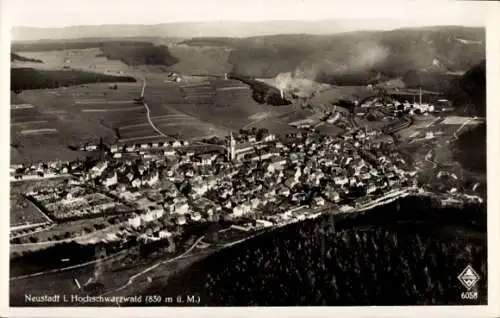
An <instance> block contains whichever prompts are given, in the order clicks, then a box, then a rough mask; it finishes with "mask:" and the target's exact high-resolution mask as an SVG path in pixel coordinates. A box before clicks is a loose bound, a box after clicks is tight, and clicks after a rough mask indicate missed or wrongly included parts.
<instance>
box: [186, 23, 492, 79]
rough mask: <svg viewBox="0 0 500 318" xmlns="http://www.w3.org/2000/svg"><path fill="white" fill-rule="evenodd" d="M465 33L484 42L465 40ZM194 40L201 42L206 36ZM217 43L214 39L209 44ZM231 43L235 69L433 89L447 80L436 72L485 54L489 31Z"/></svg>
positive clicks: (454, 70)
mask: <svg viewBox="0 0 500 318" xmlns="http://www.w3.org/2000/svg"><path fill="white" fill-rule="evenodd" d="M463 38H467V39H470V40H471V41H480V43H481V44H467V43H464V42H462V41H460V40H459V39H463ZM193 41H194V43H195V44H196V45H200V44H201V41H202V40H201V39H195V40H193ZM213 42H214V40H213V39H209V40H208V44H207V45H211V44H213ZM219 42H220V41H219ZM231 47H232V48H233V51H232V52H231V55H230V62H231V64H233V70H232V72H233V73H237V74H242V75H247V76H255V77H274V76H276V75H277V74H279V73H281V72H289V71H293V72H296V73H301V74H305V75H306V76H309V77H315V78H316V79H317V80H318V81H320V82H327V83H332V84H337V85H356V84H361V85H365V84H367V83H369V82H370V81H373V80H374V79H380V78H383V79H390V78H394V77H399V76H403V77H405V78H406V81H408V83H407V86H417V85H419V84H420V82H422V85H424V86H427V88H432V87H433V86H435V85H437V84H438V83H440V82H442V80H441V79H438V80H434V78H435V76H434V74H439V75H443V74H444V75H446V74H454V73H457V72H464V71H466V70H468V69H470V68H471V67H472V66H473V65H475V64H476V63H478V62H479V61H481V60H482V59H484V56H485V49H484V30H483V29H475V28H460V27H443V28H429V29H400V30H394V31H387V32H355V33H345V34H338V35H331V36H310V35H282V36H272V37H260V38H250V39H244V40H242V39H237V40H235V41H234V43H233V44H231ZM429 75H430V76H429Z"/></svg>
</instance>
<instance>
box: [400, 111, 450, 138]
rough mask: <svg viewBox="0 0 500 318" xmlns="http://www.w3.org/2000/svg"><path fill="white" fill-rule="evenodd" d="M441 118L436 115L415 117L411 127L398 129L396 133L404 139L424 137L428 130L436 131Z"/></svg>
mask: <svg viewBox="0 0 500 318" xmlns="http://www.w3.org/2000/svg"><path fill="white" fill-rule="evenodd" d="M441 120H442V119H441V118H440V117H436V116H425V117H423V116H421V117H418V118H415V120H414V121H413V124H412V125H411V126H410V127H408V128H405V129H402V130H400V131H398V132H397V133H396V135H397V136H399V137H400V138H401V139H402V140H409V139H415V138H422V137H425V134H426V133H427V132H434V131H435V129H434V127H435V125H436V124H437V123H438V122H439V121H441Z"/></svg>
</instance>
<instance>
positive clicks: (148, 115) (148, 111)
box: [143, 102, 168, 137]
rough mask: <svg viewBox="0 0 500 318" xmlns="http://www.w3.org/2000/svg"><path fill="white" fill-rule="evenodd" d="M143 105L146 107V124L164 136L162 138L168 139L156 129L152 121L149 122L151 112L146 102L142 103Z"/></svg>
mask: <svg viewBox="0 0 500 318" xmlns="http://www.w3.org/2000/svg"><path fill="white" fill-rule="evenodd" d="M143 105H144V107H146V116H147V118H148V122H149V125H150V126H151V127H152V128H153V129H154V130H155V131H156V132H157V133H159V134H160V135H162V136H164V137H168V136H167V135H165V134H164V133H163V132H162V131H161V130H159V129H158V127H156V126H155V124H154V123H153V121H152V120H151V111H150V110H149V106H148V104H147V103H146V102H143Z"/></svg>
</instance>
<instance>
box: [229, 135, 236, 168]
mask: <svg viewBox="0 0 500 318" xmlns="http://www.w3.org/2000/svg"><path fill="white" fill-rule="evenodd" d="M235 148H236V141H235V140H234V137H233V133H232V132H231V137H230V139H229V145H228V149H227V153H228V159H229V160H230V161H231V162H233V161H234V160H235V158H236V149H235Z"/></svg>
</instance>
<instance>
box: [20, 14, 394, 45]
mask: <svg viewBox="0 0 500 318" xmlns="http://www.w3.org/2000/svg"><path fill="white" fill-rule="evenodd" d="M364 22H365V23H366V21H364ZM370 27H371V28H373V29H378V30H385V29H387V28H388V27H387V20H375V19H372V20H371V21H370ZM393 27H394V26H393ZM395 27H397V26H395ZM357 30H360V24H359V22H358V21H356V20H353V19H345V20H342V19H336V20H320V21H259V22H242V21H214V22H200V23H198V22H180V23H163V24H156V25H94V26H88V25H87V26H72V27H65V28H33V27H14V28H13V29H12V39H13V40H14V41H33V40H40V39H75V38H91V37H93V38H117V37H124V36H127V37H178V38H184V39H187V38H192V37H197V36H198V37H214V36H218V37H250V36H263V35H270V34H295V33H299V32H303V33H308V34H332V33H339V32H349V31H357Z"/></svg>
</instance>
